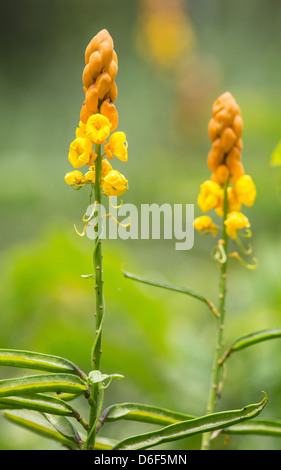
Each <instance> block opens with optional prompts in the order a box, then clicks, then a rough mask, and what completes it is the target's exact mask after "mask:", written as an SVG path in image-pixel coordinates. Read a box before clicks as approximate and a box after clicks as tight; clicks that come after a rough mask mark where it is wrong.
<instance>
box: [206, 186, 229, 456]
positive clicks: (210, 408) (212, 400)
mask: <svg viewBox="0 0 281 470" xmlns="http://www.w3.org/2000/svg"><path fill="white" fill-rule="evenodd" d="M227 188H228V184H227V183H226V184H225V187H224V195H225V197H224V214H223V222H225V220H226V217H227V213H228V200H227V197H226V195H227ZM219 243H221V246H222V248H223V250H224V252H225V255H226V256H225V259H224V260H223V261H222V262H221V263H220V264H219V266H220V293H219V307H218V311H219V317H218V319H217V330H216V347H215V354H214V360H213V367H212V376H211V385H210V391H209V399H208V404H207V414H211V413H213V412H214V410H215V406H216V398H217V396H218V392H219V390H218V389H219V381H220V370H221V350H222V346H223V337H224V321H225V300H226V281H227V262H228V256H227V248H228V235H227V233H226V226H225V223H223V230H222V239H221V240H219ZM210 438H211V434H210V433H206V434H203V436H202V450H207V449H209V446H210Z"/></svg>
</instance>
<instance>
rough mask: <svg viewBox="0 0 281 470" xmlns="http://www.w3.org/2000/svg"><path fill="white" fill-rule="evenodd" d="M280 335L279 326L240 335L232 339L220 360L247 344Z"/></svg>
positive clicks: (250, 344) (280, 329)
mask: <svg viewBox="0 0 281 470" xmlns="http://www.w3.org/2000/svg"><path fill="white" fill-rule="evenodd" d="M280 337H281V328H272V329H270V330H261V331H256V332H254V333H251V334H249V335H245V336H241V338H238V339H237V340H236V341H234V343H233V344H232V345H231V346H230V348H229V349H228V350H227V351H226V352H225V354H224V356H223V358H222V361H221V362H224V361H225V360H226V359H227V358H228V357H229V356H230V354H232V353H233V352H236V351H240V350H241V349H245V348H248V347H249V346H252V345H254V344H257V343H261V342H263V341H268V340H270V339H276V338H280Z"/></svg>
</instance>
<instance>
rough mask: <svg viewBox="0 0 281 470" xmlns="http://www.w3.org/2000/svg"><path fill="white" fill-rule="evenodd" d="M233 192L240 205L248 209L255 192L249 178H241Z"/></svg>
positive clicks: (252, 202) (244, 176) (245, 176)
mask: <svg viewBox="0 0 281 470" xmlns="http://www.w3.org/2000/svg"><path fill="white" fill-rule="evenodd" d="M235 191H236V194H237V198H238V200H239V201H240V202H241V204H245V206H249V207H251V206H252V205H253V204H254V202H255V199H256V195H257V192H256V187H255V184H254V182H253V180H252V178H251V176H249V175H243V176H241V177H240V178H239V179H238V180H237V181H236V183H235Z"/></svg>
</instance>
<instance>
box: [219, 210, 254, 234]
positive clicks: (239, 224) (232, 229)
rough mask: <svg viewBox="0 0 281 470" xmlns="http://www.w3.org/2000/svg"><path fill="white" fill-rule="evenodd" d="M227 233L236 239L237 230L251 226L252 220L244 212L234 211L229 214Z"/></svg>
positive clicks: (226, 221)
mask: <svg viewBox="0 0 281 470" xmlns="http://www.w3.org/2000/svg"><path fill="white" fill-rule="evenodd" d="M224 223H225V225H226V233H227V235H228V236H229V237H230V238H233V240H236V238H237V230H239V229H241V228H249V227H250V222H249V220H248V218H247V217H246V216H245V215H244V214H242V212H237V211H233V212H230V213H229V214H227V217H226V220H225V222H224Z"/></svg>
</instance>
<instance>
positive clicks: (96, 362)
mask: <svg viewBox="0 0 281 470" xmlns="http://www.w3.org/2000/svg"><path fill="white" fill-rule="evenodd" d="M96 153H97V158H96V161H95V202H96V203H97V204H98V211H97V213H96V220H97V222H96V227H95V231H96V233H97V235H98V234H99V233H101V229H102V221H101V216H100V208H99V205H100V204H101V168H102V156H101V145H100V144H97V145H96ZM95 242H96V245H95V248H94V254H93V262H94V270H95V271H94V272H95V295H96V313H95V317H96V336H95V340H94V344H93V348H92V351H91V361H92V369H93V370H99V368H100V358H101V336H102V332H101V327H102V322H103V315H104V299H103V279H102V247H101V238H100V235H99V236H97V238H96V241H95ZM89 403H90V420H89V433H88V436H89V439H88V442H87V448H92V449H93V448H94V446H95V429H93V430H92V428H93V427H95V423H96V421H97V417H98V416H97V415H98V406H99V387H98V384H97V383H96V384H93V385H92V386H91V396H90V400H89Z"/></svg>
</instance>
